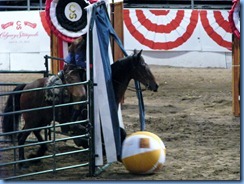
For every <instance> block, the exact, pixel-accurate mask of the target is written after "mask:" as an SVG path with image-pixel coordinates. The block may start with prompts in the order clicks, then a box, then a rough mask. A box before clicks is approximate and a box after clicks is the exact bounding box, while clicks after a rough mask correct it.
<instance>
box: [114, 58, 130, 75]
mask: <svg viewBox="0 0 244 184" xmlns="http://www.w3.org/2000/svg"><path fill="white" fill-rule="evenodd" d="M132 60H133V56H128V57H125V58H121V59H119V60H117V61H116V62H114V63H113V64H112V65H111V68H112V73H114V74H115V73H120V72H121V71H122V70H125V68H126V67H127V69H129V66H128V65H129V64H130V62H132Z"/></svg>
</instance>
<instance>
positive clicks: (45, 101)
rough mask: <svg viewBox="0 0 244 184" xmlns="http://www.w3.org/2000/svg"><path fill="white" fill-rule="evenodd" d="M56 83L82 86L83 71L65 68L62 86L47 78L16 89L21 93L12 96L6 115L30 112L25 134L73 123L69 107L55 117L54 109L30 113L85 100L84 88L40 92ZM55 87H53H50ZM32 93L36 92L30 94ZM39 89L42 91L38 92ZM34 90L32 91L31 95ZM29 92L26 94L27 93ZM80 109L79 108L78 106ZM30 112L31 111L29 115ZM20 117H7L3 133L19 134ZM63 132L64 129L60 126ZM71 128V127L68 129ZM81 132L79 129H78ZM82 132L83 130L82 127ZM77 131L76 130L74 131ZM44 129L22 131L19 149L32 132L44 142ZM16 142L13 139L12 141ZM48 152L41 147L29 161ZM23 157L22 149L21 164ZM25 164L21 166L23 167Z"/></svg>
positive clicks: (70, 87)
mask: <svg viewBox="0 0 244 184" xmlns="http://www.w3.org/2000/svg"><path fill="white" fill-rule="evenodd" d="M54 82H56V83H55V84H57V82H59V83H64V84H72V83H78V82H81V79H80V69H76V68H75V67H74V66H69V67H66V70H64V77H63V82H61V81H60V79H59V78H57V76H52V77H48V78H47V77H46V78H40V79H37V80H35V81H33V82H31V83H28V84H23V85H19V86H17V87H16V88H15V89H14V91H15V92H16V91H21V92H20V93H14V94H12V95H10V96H9V98H8V100H7V103H6V106H5V109H4V113H7V112H13V111H19V110H27V109H28V111H24V112H23V113H22V114H23V119H24V121H25V124H24V127H23V129H22V130H28V129H34V128H38V127H43V126H46V125H48V124H50V123H51V121H53V120H55V121H57V122H59V123H66V122H69V121H70V117H71V116H72V108H70V106H63V107H58V108H55V115H54V113H53V108H47V109H41V110H31V109H34V108H41V107H47V106H52V105H53V103H55V104H61V103H67V102H71V101H76V102H77V101H81V100H84V99H86V90H85V87H84V85H73V86H68V87H65V88H51V89H49V90H48V89H45V90H40V89H41V88H43V87H46V86H49V85H55V84H54ZM50 83H53V84H50ZM31 89H33V90H31ZM38 89H39V90H38ZM28 90H31V91H28ZM25 91H27V92H25ZM75 108H76V109H77V108H78V105H76V106H75ZM29 110H30V111H29ZM20 115H21V113H16V114H14V120H13V115H5V116H4V117H3V122H2V123H3V124H2V128H3V132H12V131H16V128H15V127H18V124H19V120H20ZM61 128H63V129H64V128H65V126H64V127H62V126H61ZM66 128H69V127H66ZM79 128H80V127H79ZM81 128H82V127H81ZM75 129H77V127H75ZM40 131H41V129H37V130H33V131H31V130H30V131H21V133H19V134H18V145H19V146H21V145H24V144H25V141H26V139H27V137H28V136H29V135H30V133H31V132H33V133H34V135H35V136H36V138H37V139H38V141H39V142H42V141H44V140H43V138H42V136H41V134H40ZM11 138H13V137H11ZM46 150H47V146H46V144H40V148H39V150H38V151H37V153H36V154H31V155H30V156H29V157H30V158H34V157H40V156H43V155H44V154H45V152H46ZM24 158H25V156H24V147H20V148H19V160H23V159H24ZM22 165H23V164H21V163H20V166H22Z"/></svg>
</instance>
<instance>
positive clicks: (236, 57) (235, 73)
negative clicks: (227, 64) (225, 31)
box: [232, 34, 240, 116]
mask: <svg viewBox="0 0 244 184" xmlns="http://www.w3.org/2000/svg"><path fill="white" fill-rule="evenodd" d="M232 40H233V41H232V111H233V115H234V116H240V100H239V96H240V40H239V39H238V38H236V36H235V35H234V34H233V36H232Z"/></svg>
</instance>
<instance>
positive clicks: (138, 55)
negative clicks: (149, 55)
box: [136, 50, 142, 61]
mask: <svg viewBox="0 0 244 184" xmlns="http://www.w3.org/2000/svg"><path fill="white" fill-rule="evenodd" d="M141 53H142V50H140V52H139V53H137V56H136V57H137V59H138V61H139V60H140V57H141Z"/></svg>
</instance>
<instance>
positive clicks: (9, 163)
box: [0, 81, 89, 180]
mask: <svg viewBox="0 0 244 184" xmlns="http://www.w3.org/2000/svg"><path fill="white" fill-rule="evenodd" d="M88 83H89V82H88V81H85V82H80V83H75V84H68V85H59V86H53V87H44V88H36V89H30V90H23V91H21V93H25V92H30V91H37V90H47V89H50V88H63V87H67V86H72V85H81V84H82V85H88ZM16 85H17V84H14V83H13V84H0V86H1V89H2V86H5V87H7V86H8V87H14V86H16ZM9 89H11V88H9ZM17 93H20V92H19V91H15V92H12V91H11V90H10V91H9V92H2V91H1V94H0V99H2V98H3V97H5V99H6V98H7V97H8V96H9V95H10V94H17ZM82 103H85V104H87V103H89V100H88V99H87V100H85V101H80V102H73V103H66V104H59V105H51V106H45V107H39V108H33V109H26V110H22V111H14V112H8V113H4V112H3V110H2V108H1V111H0V116H1V117H3V116H4V115H10V114H16V113H23V112H30V111H36V110H44V109H48V108H49V109H50V108H52V109H54V110H55V109H56V108H58V107H62V106H72V105H75V104H82ZM2 106H3V103H1V107H2ZM54 112H55V111H54ZM54 116H55V114H54ZM54 119H55V117H54ZM88 121H89V120H88V119H86V120H82V121H76V122H67V123H63V124H57V123H55V122H53V123H52V124H51V125H48V126H44V127H38V128H32V129H27V130H16V131H13V132H9V133H2V132H1V133H0V141H1V148H0V149H1V150H0V151H1V157H3V159H0V171H1V173H4V172H3V171H7V173H8V174H6V175H2V174H1V175H2V176H1V178H3V179H5V180H9V179H19V178H23V177H27V176H34V175H37V174H44V173H50V172H56V171H60V170H66V169H72V168H77V167H84V166H89V159H88V158H87V160H85V161H83V162H81V163H79V162H80V161H79V160H77V163H75V164H74V163H71V164H70V165H69V164H68V165H65V166H59V165H58V161H57V159H58V158H59V157H64V156H67V155H73V154H77V153H84V152H89V149H78V150H72V149H71V150H70V151H65V152H59V151H58V149H57V148H58V144H59V143H60V142H64V141H69V140H73V139H76V138H82V137H83V138H84V137H87V138H89V134H88V133H87V134H83V135H76V136H66V137H60V131H58V128H60V127H61V126H65V125H71V124H77V123H87V122H88ZM34 130H51V136H50V137H49V139H47V140H45V141H44V142H37V141H36V140H32V141H29V142H27V143H26V144H24V145H21V146H19V145H17V141H16V140H15V141H14V142H9V141H6V140H5V136H7V135H14V136H15V137H17V134H19V133H21V132H25V131H34ZM32 139H33V138H32ZM41 144H48V146H49V150H52V151H51V152H49V153H48V154H46V155H44V156H42V157H37V158H31V159H25V160H18V153H17V150H18V149H19V148H26V149H29V148H31V147H33V146H38V145H41ZM10 155H11V156H10ZM11 157H12V158H11ZM39 159H41V160H42V162H45V160H48V162H49V166H50V167H49V168H45V169H43V170H42V169H40V170H38V171H35V172H26V173H21V174H19V172H18V166H17V165H18V164H19V163H29V162H31V161H35V160H39ZM30 165H31V164H30ZM87 171H88V170H87Z"/></svg>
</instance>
